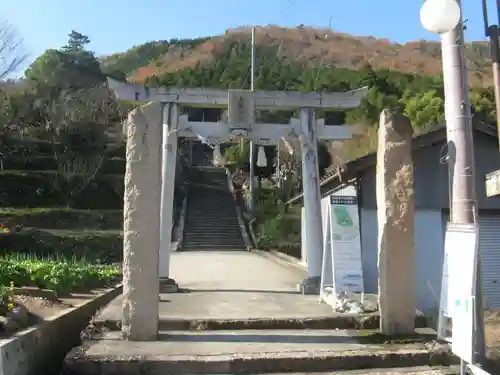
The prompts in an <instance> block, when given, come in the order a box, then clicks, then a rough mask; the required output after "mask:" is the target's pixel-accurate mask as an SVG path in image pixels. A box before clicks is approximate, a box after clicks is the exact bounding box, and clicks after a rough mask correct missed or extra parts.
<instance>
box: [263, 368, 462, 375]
mask: <svg viewBox="0 0 500 375" xmlns="http://www.w3.org/2000/svg"><path fill="white" fill-rule="evenodd" d="M285 374H286V375H459V374H460V367H459V366H417V367H397V368H395V367H393V368H379V369H365V370H345V371H333V372H331V371H325V372H288V373H276V372H274V373H272V375H285ZM261 375H271V374H270V373H267V374H261Z"/></svg>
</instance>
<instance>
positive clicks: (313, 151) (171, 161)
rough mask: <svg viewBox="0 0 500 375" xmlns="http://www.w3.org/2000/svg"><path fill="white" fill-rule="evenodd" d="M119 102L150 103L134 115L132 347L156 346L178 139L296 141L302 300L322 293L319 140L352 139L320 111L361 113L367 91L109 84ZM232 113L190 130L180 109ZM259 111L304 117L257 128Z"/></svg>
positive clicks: (128, 202)
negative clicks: (304, 267) (304, 260)
mask: <svg viewBox="0 0 500 375" xmlns="http://www.w3.org/2000/svg"><path fill="white" fill-rule="evenodd" d="M108 83H109V87H110V89H111V90H113V91H114V92H115V95H116V97H117V98H118V99H124V100H135V101H144V102H150V103H149V104H146V105H144V106H142V107H140V108H137V109H136V110H134V111H133V112H131V113H130V114H129V121H128V132H127V148H126V150H127V151H126V156H127V167H126V174H125V194H124V197H125V198H124V259H123V285H124V286H123V297H124V302H123V320H122V332H123V336H124V338H125V339H129V340H137V341H142V340H155V339H156V338H157V334H158V320H159V318H158V307H159V305H158V304H159V298H158V292H159V282H160V284H161V283H162V282H170V283H172V282H174V281H173V280H170V279H169V263H170V262H169V260H170V252H171V230H172V208H173V195H174V178H175V165H176V153H177V139H178V137H188V138H197V137H199V136H201V137H203V138H205V139H207V140H209V141H210V140H221V141H227V142H231V141H235V140H237V139H241V138H249V139H252V140H253V141H255V142H256V143H257V144H259V143H261V144H269V143H270V142H277V141H279V140H280V139H281V138H288V137H292V136H298V137H299V140H300V144H301V148H302V173H303V179H302V181H303V191H304V211H305V217H306V225H305V231H306V234H303V235H305V238H306V245H307V246H306V248H307V251H308V277H307V279H305V280H303V281H302V282H301V289H302V291H303V292H307V291H308V290H310V289H311V288H312V289H317V288H318V286H319V282H320V276H321V266H322V259H321V255H322V248H323V238H322V237H323V232H322V221H321V202H320V200H321V196H320V190H319V172H318V157H317V154H318V153H317V141H318V140H346V139H350V138H351V136H352V134H351V128H350V127H349V126H348V125H339V126H326V125H325V122H324V120H322V119H316V116H315V109H330V110H348V109H353V108H357V107H359V105H360V104H361V100H362V99H363V98H364V96H365V95H366V93H367V88H361V89H358V90H353V91H348V92H343V93H298V92H277V91H267V92H266V91H256V92H252V91H247V90H229V91H226V90H214V89H166V88H147V87H144V86H140V85H133V84H128V83H123V82H119V81H115V80H112V79H108ZM181 105H182V106H191V107H212V108H213V107H217V108H227V109H228V116H227V117H228V119H227V122H193V121H189V120H188V118H187V115H180V106H181ZM256 109H261V110H265V109H281V110H290V109H291V110H296V109H300V118H298V119H297V118H292V119H291V120H290V123H289V124H263V123H255V121H254V114H255V110H256Z"/></svg>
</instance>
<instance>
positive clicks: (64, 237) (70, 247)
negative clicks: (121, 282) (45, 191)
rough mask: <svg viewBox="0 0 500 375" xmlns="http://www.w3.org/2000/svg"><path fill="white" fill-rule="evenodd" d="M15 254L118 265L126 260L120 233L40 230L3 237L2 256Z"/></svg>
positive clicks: (1, 236) (4, 234) (0, 235)
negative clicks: (123, 257)
mask: <svg viewBox="0 0 500 375" xmlns="http://www.w3.org/2000/svg"><path fill="white" fill-rule="evenodd" d="M12 254H27V255H32V256H37V257H52V258H53V257H60V258H66V259H76V260H86V261H88V262H95V263H116V262H120V261H121V260H122V256H123V237H122V235H121V234H119V233H117V232H116V233H113V232H64V231H61V232H47V231H39V230H36V229H31V230H25V231H21V232H18V233H3V234H0V255H12Z"/></svg>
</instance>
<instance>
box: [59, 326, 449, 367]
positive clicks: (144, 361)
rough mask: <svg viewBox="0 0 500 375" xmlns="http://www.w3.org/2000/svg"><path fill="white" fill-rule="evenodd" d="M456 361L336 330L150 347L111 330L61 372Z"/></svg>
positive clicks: (221, 335) (186, 339)
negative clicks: (123, 337) (371, 340)
mask: <svg viewBox="0 0 500 375" xmlns="http://www.w3.org/2000/svg"><path fill="white" fill-rule="evenodd" d="M137 358H140V359H141V360H140V361H138V360H137ZM455 361H456V360H455V359H454V358H453V357H452V356H451V355H450V353H449V349H448V347H447V346H444V345H440V344H437V343H434V342H429V343H415V344H393V343H391V344H378V343H370V341H369V340H367V339H366V338H364V337H362V336H361V335H359V334H358V335H356V334H352V333H351V332H347V331H341V330H337V331H331V330H327V331H325V330H323V331H317V330H307V331H304V330H298V331H293V330H292V331H279V332H276V331H268V330H262V331H256V330H253V331H201V332H186V331H161V332H160V334H159V338H158V341H154V342H134V341H126V340H122V339H121V332H111V331H109V332H104V333H102V334H101V335H100V336H99V337H95V338H94V339H92V340H86V341H84V342H83V344H82V345H81V346H80V347H77V348H75V349H73V350H72V351H71V352H70V353H68V355H67V356H66V358H65V360H64V364H63V373H65V374H66V373H67V374H81V375H101V374H120V375H129V374H130V375H132V374H134V375H136V374H140V373H145V372H147V373H148V374H149V375H164V374H230V373H246V374H252V373H254V374H255V373H280V372H287V373H290V372H304V373H311V372H324V371H331V372H332V371H342V370H344V371H345V370H358V369H363V370H364V371H366V369H370V368H372V369H377V368H391V367H392V368H394V367H398V368H412V367H416V366H443V365H449V364H451V363H453V362H455ZM146 370H147V371H146ZM365 374H366V373H365ZM367 374H369V373H367ZM417 374H418V373H417ZM431 374H432V373H431Z"/></svg>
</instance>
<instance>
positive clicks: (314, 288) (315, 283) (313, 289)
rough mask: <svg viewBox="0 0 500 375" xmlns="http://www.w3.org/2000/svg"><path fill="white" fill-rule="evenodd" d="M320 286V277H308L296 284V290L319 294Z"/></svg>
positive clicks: (303, 292)
mask: <svg viewBox="0 0 500 375" xmlns="http://www.w3.org/2000/svg"><path fill="white" fill-rule="evenodd" d="M320 287H321V277H319V276H318V277H308V278H307V279H304V280H302V281H301V282H300V284H299V285H297V290H298V291H299V292H300V293H302V294H319V293H320Z"/></svg>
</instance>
